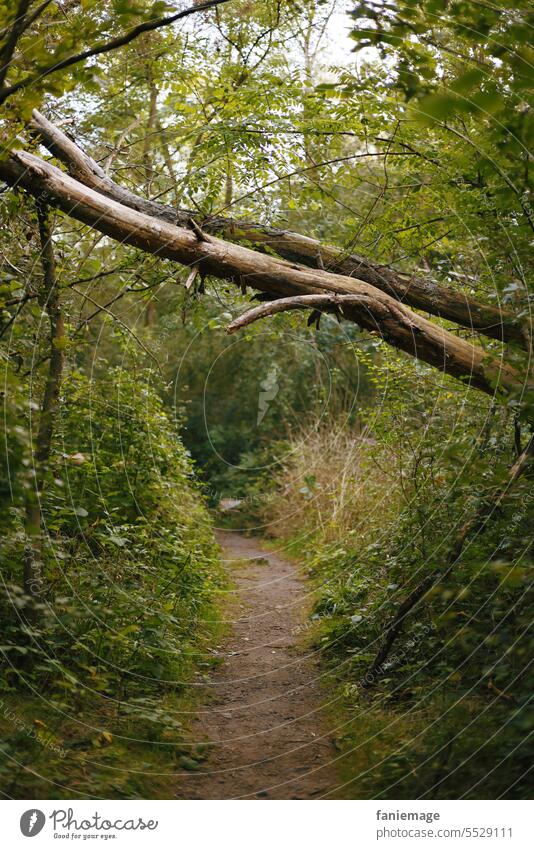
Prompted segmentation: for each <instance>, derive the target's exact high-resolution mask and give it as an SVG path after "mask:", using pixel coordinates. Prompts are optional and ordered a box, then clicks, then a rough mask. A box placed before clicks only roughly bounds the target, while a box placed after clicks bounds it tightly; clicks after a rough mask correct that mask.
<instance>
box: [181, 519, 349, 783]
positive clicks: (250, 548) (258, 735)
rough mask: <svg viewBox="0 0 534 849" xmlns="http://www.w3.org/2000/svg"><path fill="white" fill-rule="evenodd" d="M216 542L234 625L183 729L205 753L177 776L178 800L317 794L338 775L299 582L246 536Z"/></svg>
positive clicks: (290, 568) (286, 565)
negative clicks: (195, 767)
mask: <svg viewBox="0 0 534 849" xmlns="http://www.w3.org/2000/svg"><path fill="white" fill-rule="evenodd" d="M218 539H219V542H220V544H221V546H222V547H223V559H224V563H225V566H226V568H227V570H228V573H229V576H230V578H231V580H232V581H233V583H234V586H235V591H234V592H233V593H232V594H231V596H230V598H231V601H230V604H229V610H228V614H227V618H228V619H231V620H232V622H233V625H232V630H231V634H230V635H229V637H228V639H227V642H226V644H225V645H224V646H222V648H221V651H220V653H221V655H222V657H223V662H222V663H221V665H220V666H219V667H218V668H217V669H216V671H214V672H213V674H212V676H211V678H210V681H209V683H207V684H206V693H205V698H204V700H203V701H204V707H203V708H202V709H201V710H200V712H199V714H198V717H197V719H196V720H195V722H194V724H193V727H192V738H193V740H194V741H195V742H205V741H207V742H209V746H208V757H207V759H206V760H205V761H204V762H203V763H202V765H201V768H200V770H199V771H198V772H187V773H184V774H183V777H180V780H179V792H178V793H177V798H182V799H232V798H251V799H254V798H260V799H317V798H320V797H322V796H324V795H325V794H327V793H328V791H329V790H332V789H333V788H335V786H336V784H338V783H339V780H338V779H337V776H336V772H335V768H334V767H333V766H332V764H331V761H332V759H333V758H334V757H335V755H336V752H335V750H334V747H333V745H332V741H331V740H330V739H329V737H328V735H327V730H326V727H325V720H324V717H323V715H322V713H321V703H322V702H323V701H325V698H326V697H325V693H324V692H322V691H321V688H320V685H319V684H318V682H317V680H316V679H317V676H318V674H319V671H318V668H317V666H316V663H315V661H314V660H313V659H312V658H310V657H308V656H306V651H305V648H304V647H303V639H302V630H303V623H305V621H306V612H307V609H306V604H305V602H303V596H304V595H305V586H304V584H303V581H304V579H303V577H302V575H301V574H300V572H299V569H298V567H296V566H295V565H294V564H293V563H290V562H288V561H287V560H283V559H282V558H281V557H279V556H278V555H277V554H273V553H271V552H268V551H265V550H264V549H262V548H261V546H260V544H259V543H258V541H257V540H255V539H249V538H247V537H244V536H241V535H239V534H237V533H231V532H220V533H219V534H218ZM329 798H334V796H333V795H330V796H329Z"/></svg>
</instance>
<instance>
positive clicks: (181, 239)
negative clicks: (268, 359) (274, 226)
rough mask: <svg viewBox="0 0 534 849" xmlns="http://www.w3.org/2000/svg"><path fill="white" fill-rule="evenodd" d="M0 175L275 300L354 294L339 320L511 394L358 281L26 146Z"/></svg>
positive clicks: (469, 354) (445, 339) (478, 358)
mask: <svg viewBox="0 0 534 849" xmlns="http://www.w3.org/2000/svg"><path fill="white" fill-rule="evenodd" d="M0 177H2V178H3V179H5V180H6V181H7V182H9V183H11V184H12V185H20V186H22V187H23V188H25V189H26V190H27V191H28V192H29V193H30V194H33V195H34V196H43V197H46V198H47V199H48V201H49V202H50V203H52V204H53V205H55V206H57V207H58V208H60V209H62V210H63V211H64V212H66V213H67V214H68V215H70V216H71V217H73V218H75V219H77V220H78V221H82V222H83V223H85V224H88V225H89V226H91V227H93V228H94V229H96V230H98V231H99V232H101V233H104V234H106V235H108V236H110V237H111V238H113V239H117V240H118V241H121V242H125V243H126V244H129V245H133V246H134V247H137V248H140V249H141V250H143V251H146V252H148V253H152V254H156V255H158V256H161V257H165V258H168V259H171V260H175V261H177V262H179V263H182V264H183V265H186V266H188V267H192V266H193V265H198V266H199V270H200V272H201V273H202V274H203V276H204V275H207V274H209V275H212V276H214V277H218V278H222V279H226V280H231V281H233V282H235V283H236V284H238V285H241V284H242V283H243V282H244V283H245V284H246V285H248V286H252V287H254V288H256V289H259V290H260V291H262V292H266V293H269V294H270V295H271V296H272V297H274V298H280V297H285V296H295V295H307V294H316V295H318V294H325V293H336V294H340V295H359V296H360V303H359V304H358V305H356V304H354V305H351V306H348V307H347V308H346V310H345V313H344V314H345V318H347V319H349V320H351V321H354V322H356V323H357V324H359V325H360V327H362V328H363V329H365V330H370V331H375V332H378V333H380V334H381V335H382V337H383V338H384V340H385V341H386V342H388V343H389V344H390V345H393V346H394V347H396V348H399V349H400V350H402V351H405V352H407V353H409V354H411V355H412V356H415V357H418V358H419V359H421V360H423V361H424V362H426V363H429V364H430V365H432V366H435V367H436V368H438V369H440V370H441V371H443V372H445V373H447V374H450V375H452V376H454V377H456V378H460V379H462V380H464V381H467V382H468V383H469V385H470V386H473V387H475V388H477V389H480V390H482V391H483V392H486V393H488V394H490V395H494V394H495V392H496V391H498V392H500V393H502V392H507V391H508V390H514V391H516V390H517V388H518V384H519V385H520V380H519V376H518V375H517V373H516V372H515V371H514V370H513V369H512V368H510V367H509V366H508V365H506V364H505V363H504V362H502V361H501V360H498V359H495V358H492V357H490V356H487V355H486V353H485V352H484V350H483V349H482V348H480V347H478V346H475V345H472V344H471V343H469V342H466V341H465V340H463V339H459V338H458V337H456V336H455V335H454V334H452V333H450V332H449V331H447V330H445V329H444V328H443V327H440V326H438V325H435V324H433V323H432V322H431V321H429V320H428V319H426V318H423V317H422V316H420V315H418V314H416V313H414V312H412V311H411V310H409V309H408V308H407V307H405V306H404V304H401V303H399V302H398V301H396V300H395V299H394V298H392V297H390V296H389V295H387V294H385V293H384V292H382V291H380V290H379V289H376V288H374V287H373V286H370V285H369V284H368V283H365V282H364V281H361V280H356V279H354V278H351V277H344V276H342V275H339V274H332V273H329V272H326V271H323V270H321V269H315V270H312V269H310V268H307V267H306V266H301V265H296V264H294V263H290V262H287V261H285V260H283V259H277V258H276V257H272V256H270V255H268V254H264V253H261V252H259V251H253V250H251V249H250V248H245V247H243V246H241V245H236V244H232V243H230V242H226V241H223V240H222V239H219V238H217V237H215V236H210V235H206V234H205V233H203V231H202V230H200V228H199V227H198V225H197V224H196V223H195V222H194V220H191V222H190V223H191V226H192V229H189V230H187V229H185V228H183V227H177V226H175V225H173V224H168V223H166V222H164V221H162V220H161V218H154V217H150V216H148V215H145V214H143V213H141V212H138V211H136V210H134V209H132V208H130V207H126V206H123V205H122V204H119V203H117V202H116V201H113V200H111V199H109V198H108V197H106V196H104V195H103V194H100V193H99V192H95V191H94V190H92V189H90V188H88V187H87V186H85V185H82V184H81V183H79V182H77V181H76V180H74V179H73V178H72V177H69V176H68V175H67V174H65V173H63V172H62V171H60V170H59V169H58V168H55V167H54V166H53V165H50V164H49V163H47V162H44V161H43V160H41V159H39V158H38V157H36V156H34V155H33V154H30V153H27V152H25V151H13V152H12V154H11V156H10V158H9V160H3V161H1V162H0Z"/></svg>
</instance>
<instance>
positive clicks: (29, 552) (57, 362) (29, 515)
mask: <svg viewBox="0 0 534 849" xmlns="http://www.w3.org/2000/svg"><path fill="white" fill-rule="evenodd" d="M49 215H50V214H49V210H48V208H47V207H46V206H45V205H44V204H43V203H42V202H38V203H37V217H38V221H39V236H40V242H41V265H42V269H43V284H42V288H41V291H40V293H39V303H40V305H41V306H42V307H43V308H44V309H45V310H46V312H47V315H48V318H49V321H50V335H49V340H50V357H49V361H48V374H47V377H46V384H45V390H44V395H43V401H42V404H41V411H40V416H39V427H38V431H37V436H36V440H35V454H34V457H35V460H34V474H35V487H34V490H33V491H32V492H31V493H30V494H29V495H28V497H27V500H26V536H27V545H26V553H25V559H24V574H23V584H24V592H25V593H26V595H27V596H29V597H30V599H31V602H30V605H29V608H28V620H29V621H32V622H35V621H36V620H37V616H38V603H39V600H40V598H41V596H42V591H43V539H42V516H41V497H42V492H43V488H44V483H45V477H46V472H47V466H48V461H49V459H50V450H51V447H52V438H53V434H54V424H55V420H56V416H57V412H58V405H59V394H60V389H61V377H62V373H63V362H64V353H63V347H64V336H65V330H64V322H63V315H62V312H61V306H60V300H59V289H58V284H57V278H56V267H55V260H54V249H53V243H52V231H51V227H50V217H49Z"/></svg>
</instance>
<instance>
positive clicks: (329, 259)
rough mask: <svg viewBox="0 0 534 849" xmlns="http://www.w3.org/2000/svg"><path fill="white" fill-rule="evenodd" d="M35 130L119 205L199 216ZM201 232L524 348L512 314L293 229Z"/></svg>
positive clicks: (207, 224) (170, 215)
mask: <svg viewBox="0 0 534 849" xmlns="http://www.w3.org/2000/svg"><path fill="white" fill-rule="evenodd" d="M32 126H33V128H34V131H36V132H37V133H38V134H39V136H40V137H41V138H42V140H43V142H44V144H45V145H46V146H47V147H48V149H49V150H50V152H51V153H53V154H54V156H56V157H57V158H58V159H60V160H61V161H62V162H63V163H64V164H65V165H66V166H67V168H68V170H69V173H70V174H71V176H73V177H75V178H76V179H77V180H79V181H80V182H81V183H84V184H85V185H86V186H88V187H90V188H93V189H95V190H96V191H98V192H100V193H101V194H104V195H106V196H107V197H109V198H111V199H113V200H116V201H117V202H118V203H122V204H124V205H125V206H129V207H131V208H132V209H136V210H138V211H139V212H143V213H144V214H146V215H150V216H152V217H155V218H161V219H162V220H163V221H167V222H169V223H171V224H177V225H178V226H181V227H184V226H188V221H189V219H190V218H191V217H193V216H194V215H196V213H194V212H192V211H191V210H188V209H180V208H175V207H170V206H166V205H164V204H160V203H156V202H154V201H151V200H148V199H145V198H141V197H139V196H138V195H136V194H135V193H134V192H131V191H129V190H128V189H125V188H123V187H122V186H119V185H118V184H117V183H115V182H114V181H113V180H111V179H110V178H109V177H108V176H107V175H106V174H105V173H104V171H103V170H102V168H101V167H100V166H99V165H98V164H97V163H96V162H95V161H94V160H93V159H91V157H90V156H88V155H87V154H86V153H85V152H84V151H83V150H81V149H80V148H79V147H78V146H77V144H76V143H75V142H73V141H72V140H71V139H69V138H68V137H67V136H66V135H65V134H64V133H62V132H61V130H60V129H58V128H57V127H55V126H54V124H52V123H51V122H50V121H48V120H47V119H46V118H45V117H44V116H43V115H41V113H39V112H38V111H37V110H35V111H34V113H33V121H32ZM202 227H203V229H204V230H205V231H206V232H208V233H212V234H219V235H221V236H224V237H225V238H227V239H228V240H229V241H232V242H237V243H239V242H245V243H246V244H248V245H250V244H253V245H254V246H255V247H256V248H258V249H260V250H266V249H268V250H270V251H275V252H276V253H277V254H278V255H279V256H281V257H282V258H284V259H287V260H289V261H290V262H298V263H301V264H303V265H308V266H310V267H312V268H317V267H320V268H325V269H328V270H329V271H332V272H334V273H336V274H342V275H344V276H347V277H357V278H358V279H359V280H363V281H364V282H366V283H369V284H370V285H371V286H374V287H376V288H377V289H380V290H381V291H382V292H385V293H386V294H388V295H391V297H393V298H395V299H396V300H399V301H402V302H403V303H405V304H407V305H408V306H411V307H414V308H415V309H420V310H423V311H425V312H428V313H430V314H431V315H435V316H438V317H440V318H444V319H447V320H448V321H452V322H454V323H456V324H459V325H461V326H462V327H466V328H468V329H470V330H475V331H477V332H479V333H482V334H484V335H485V336H488V337H489V338H492V339H498V340H499V341H503V342H512V343H514V344H517V345H519V346H521V347H523V348H524V347H525V335H524V329H523V326H522V322H521V321H519V320H517V319H516V318H515V317H514V315H513V314H512V313H510V312H508V311H506V310H502V309H500V307H496V306H493V305H490V304H484V303H481V302H480V301H477V300H475V299H474V298H471V297H469V296H467V295H464V294H462V293H461V292H458V291H456V290H455V289H451V288H450V287H447V286H441V285H439V284H437V283H435V282H433V281H431V280H423V279H421V278H420V277H417V276H410V275H404V274H401V273H399V272H395V271H393V270H392V269H389V268H384V267H383V266H380V265H376V264H375V263H372V262H370V261H369V260H367V259H364V258H363V257H360V256H357V255H355V254H350V255H346V253H345V252H344V251H343V250H342V249H340V248H337V247H334V246H332V245H324V244H322V243H321V242H319V241H318V240H317V239H312V238H310V237H308V236H303V235H301V234H299V233H295V232H292V231H290V230H283V229H280V228H276V227H264V226H263V225H261V224H259V223H256V222H250V221H243V220H236V219H232V218H223V217H220V216H214V217H211V218H209V219H208V220H207V221H204V222H202Z"/></svg>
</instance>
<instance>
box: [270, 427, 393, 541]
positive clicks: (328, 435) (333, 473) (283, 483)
mask: <svg viewBox="0 0 534 849" xmlns="http://www.w3.org/2000/svg"><path fill="white" fill-rule="evenodd" d="M399 471H400V470H399V461H398V458H397V457H396V456H395V454H393V453H392V452H391V450H390V449H388V448H387V447H386V446H384V445H381V444H379V443H377V442H376V441H375V440H373V439H371V438H370V436H369V434H368V433H365V432H364V433H360V432H358V431H356V430H350V429H348V428H347V427H346V426H344V425H337V424H334V425H332V424H329V425H324V426H322V427H320V428H318V429H317V428H313V429H310V430H309V431H307V432H303V433H302V434H301V435H300V436H299V438H298V439H296V440H295V442H294V444H293V446H292V450H291V451H290V452H289V453H288V456H287V460H286V461H285V463H284V464H283V467H282V470H281V472H279V474H278V476H277V482H278V487H279V497H278V498H276V499H273V500H272V502H271V503H270V504H269V507H268V515H267V517H266V518H267V521H268V523H269V529H270V532H271V533H272V534H273V535H275V536H283V537H292V536H295V535H296V534H301V533H305V534H312V535H313V536H314V537H315V538H317V540H319V541H321V542H333V541H335V540H339V539H344V538H345V536H346V535H347V534H349V533H350V534H351V535H352V536H353V537H354V535H360V534H361V535H362V536H365V538H366V540H367V541H369V540H370V537H371V536H372V534H373V533H374V531H375V530H376V533H377V535H378V533H379V531H380V530H382V532H383V529H384V526H385V525H387V523H388V519H390V518H391V519H393V517H394V516H395V515H396V514H397V513H398V510H399V503H400V501H401V500H402V490H401V486H400V481H401V475H400V474H399Z"/></svg>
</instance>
